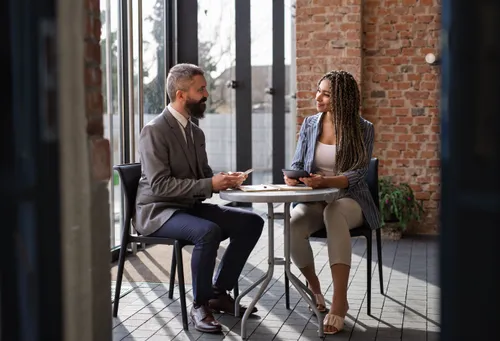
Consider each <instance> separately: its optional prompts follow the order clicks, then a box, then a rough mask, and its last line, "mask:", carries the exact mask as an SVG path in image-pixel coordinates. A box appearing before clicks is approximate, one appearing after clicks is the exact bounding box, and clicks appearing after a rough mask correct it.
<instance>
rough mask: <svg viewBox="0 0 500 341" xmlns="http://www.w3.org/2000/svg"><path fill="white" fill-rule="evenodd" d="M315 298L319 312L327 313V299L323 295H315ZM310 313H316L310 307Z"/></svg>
mask: <svg viewBox="0 0 500 341" xmlns="http://www.w3.org/2000/svg"><path fill="white" fill-rule="evenodd" d="M314 298H315V299H316V308H318V311H319V312H320V313H325V312H326V303H325V297H324V296H323V294H314ZM309 311H310V312H314V310H313V309H312V308H311V306H309Z"/></svg>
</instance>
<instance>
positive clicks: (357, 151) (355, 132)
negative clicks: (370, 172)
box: [318, 70, 368, 174]
mask: <svg viewBox="0 0 500 341" xmlns="http://www.w3.org/2000/svg"><path fill="white" fill-rule="evenodd" d="M324 79H327V80H329V81H330V93H331V97H330V98H331V100H330V105H331V108H330V110H331V112H332V116H333V124H334V127H335V140H336V141H335V143H336V145H337V154H336V157H335V168H336V172H337V174H341V173H344V172H347V171H350V170H354V169H358V168H363V167H365V166H366V164H367V162H368V160H367V158H368V156H367V151H366V147H365V142H364V138H363V131H362V128H361V122H360V119H359V118H360V115H359V104H360V94H359V89H358V84H357V82H356V80H355V79H354V77H353V76H352V75H351V74H350V73H349V72H347V71H337V70H335V71H330V72H328V73H327V74H325V75H324V76H323V77H322V78H321V79H320V80H319V82H318V87H319V84H320V83H321V81H323V80H324Z"/></svg>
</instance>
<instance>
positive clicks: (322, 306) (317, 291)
mask: <svg viewBox="0 0 500 341" xmlns="http://www.w3.org/2000/svg"><path fill="white" fill-rule="evenodd" d="M315 282H316V285H311V282H309V283H308V286H307V287H308V288H309V290H311V291H312V293H313V295H314V298H315V299H316V308H318V311H319V312H320V313H324V312H326V303H325V297H324V296H323V294H322V293H321V287H320V286H319V280H318V278H317V277H316V281H315ZM309 310H310V311H311V312H313V310H312V308H311V306H309Z"/></svg>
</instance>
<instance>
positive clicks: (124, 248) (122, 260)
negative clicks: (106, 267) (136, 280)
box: [113, 243, 128, 317]
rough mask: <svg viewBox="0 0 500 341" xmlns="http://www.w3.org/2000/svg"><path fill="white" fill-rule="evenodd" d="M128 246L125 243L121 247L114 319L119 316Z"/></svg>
mask: <svg viewBox="0 0 500 341" xmlns="http://www.w3.org/2000/svg"><path fill="white" fill-rule="evenodd" d="M127 246H128V244H127V243H125V244H123V243H122V245H121V247H120V255H119V256H118V273H117V274H116V288H115V301H114V302H113V317H116V316H117V315H118V304H119V301H120V291H121V288H122V279H123V268H124V267H125V254H126V253H127Z"/></svg>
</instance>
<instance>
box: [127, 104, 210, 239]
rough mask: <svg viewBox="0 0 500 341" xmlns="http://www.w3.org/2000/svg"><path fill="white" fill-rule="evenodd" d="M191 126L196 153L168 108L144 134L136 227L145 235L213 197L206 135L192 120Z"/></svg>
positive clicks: (154, 120) (146, 127) (141, 141)
mask: <svg viewBox="0 0 500 341" xmlns="http://www.w3.org/2000/svg"><path fill="white" fill-rule="evenodd" d="M188 124H190V125H191V129H192V132H193V140H194V145H195V151H196V153H193V152H192V151H189V150H188V146H187V143H186V140H185V138H184V135H183V132H182V130H181V129H182V128H181V126H180V125H179V122H178V121H177V120H176V118H175V117H174V116H173V115H172V114H171V113H170V112H169V111H168V109H167V108H165V110H164V111H163V112H162V113H161V114H160V115H158V116H157V117H155V118H154V119H153V120H152V121H151V122H149V123H148V124H147V125H145V126H144V128H143V129H142V131H141V135H140V139H139V155H140V162H141V168H142V174H141V179H140V180H139V188H138V190H137V199H136V214H135V219H134V227H135V229H136V230H137V232H139V233H140V234H142V235H149V234H151V233H153V232H155V231H156V230H158V229H159V228H160V227H161V226H162V225H163V224H164V223H165V222H166V221H167V220H168V219H169V218H170V217H171V216H172V215H173V214H174V212H175V211H177V210H179V209H182V208H189V207H192V206H193V205H194V203H195V202H197V201H202V200H204V199H206V198H210V197H211V196H212V176H213V172H212V169H211V168H210V166H209V165H208V160H207V153H206V150H205V134H204V133H203V131H202V130H201V129H200V128H199V127H198V126H196V125H195V124H193V123H191V121H188ZM186 137H187V138H191V137H190V136H186Z"/></svg>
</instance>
